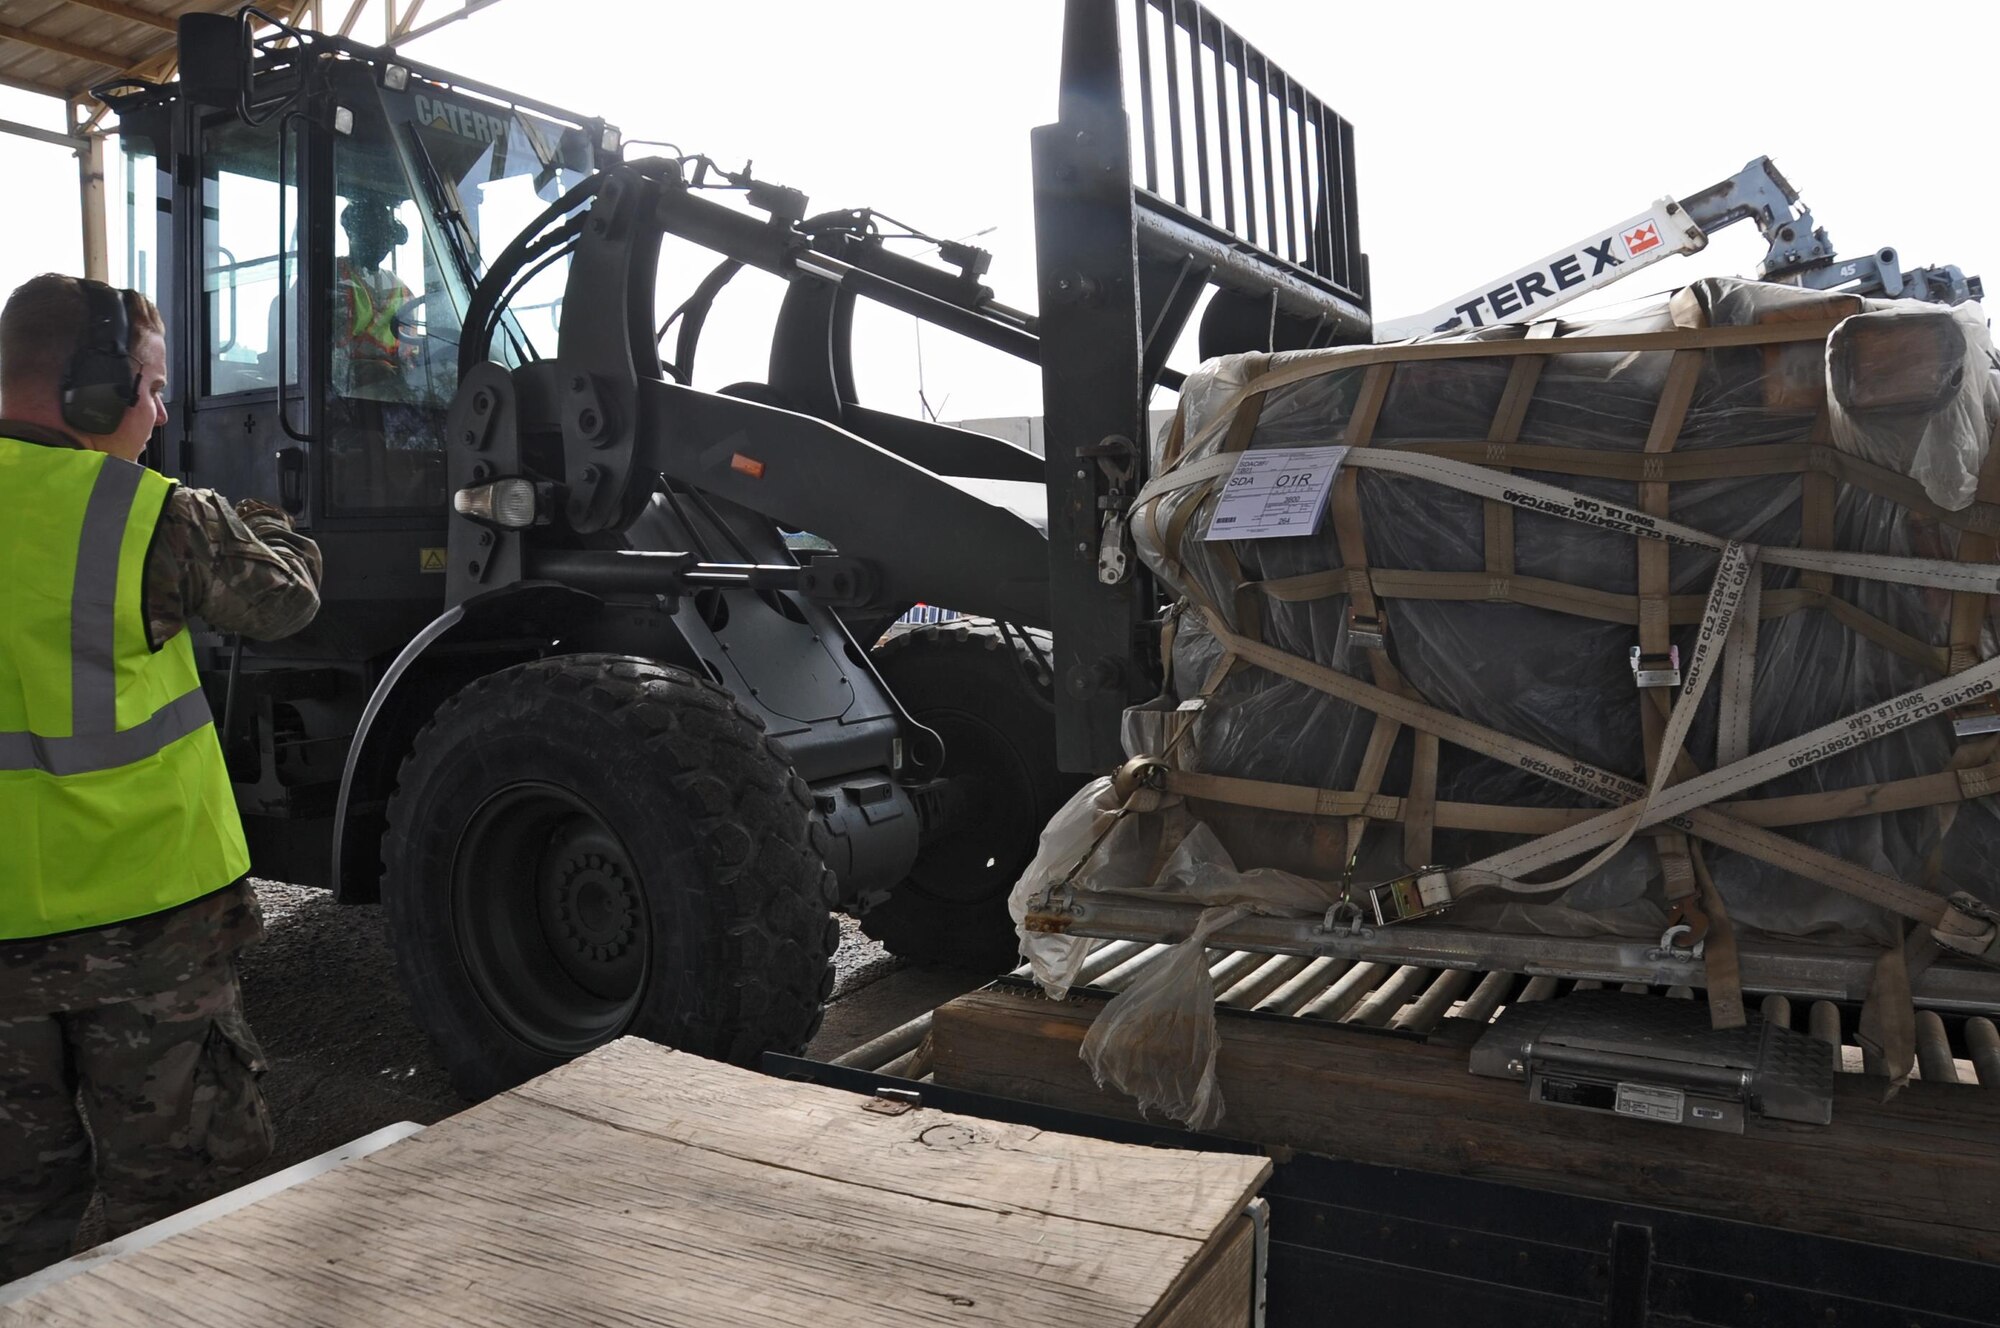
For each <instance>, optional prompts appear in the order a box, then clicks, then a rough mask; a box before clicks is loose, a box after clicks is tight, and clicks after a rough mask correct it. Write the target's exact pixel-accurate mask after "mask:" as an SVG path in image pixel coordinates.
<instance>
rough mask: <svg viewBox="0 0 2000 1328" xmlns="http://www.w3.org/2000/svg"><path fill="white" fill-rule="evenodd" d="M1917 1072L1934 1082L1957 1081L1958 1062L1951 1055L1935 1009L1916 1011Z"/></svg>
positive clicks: (1948, 1082) (1947, 1040)
mask: <svg viewBox="0 0 2000 1328" xmlns="http://www.w3.org/2000/svg"><path fill="white" fill-rule="evenodd" d="M1917 1073H1918V1074H1920V1075H1922V1076H1923V1077H1924V1078H1926V1079H1928V1080H1930V1082H1932V1083H1934V1084H1955V1083H1957V1082H1958V1063H1957V1062H1956V1061H1954V1060H1953V1059H1952V1056H1951V1039H1950V1038H1949V1037H1948V1036H1946V1034H1945V1031H1944V1020H1942V1019H1940V1018H1938V1013H1937V1011H1936V1010H1919V1011H1917Z"/></svg>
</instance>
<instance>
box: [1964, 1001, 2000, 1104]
mask: <svg viewBox="0 0 2000 1328" xmlns="http://www.w3.org/2000/svg"><path fill="white" fill-rule="evenodd" d="M1965 1045H1966V1046H1967V1047H1969V1048H1971V1050H1972V1067H1973V1069H1974V1070H1975V1071H1976V1072H1977V1073H1978V1075H1979V1084H1980V1087H1982V1088H2000V1030H1996V1029H1995V1028H1994V1027H1993V1021H1992V1020H1991V1019H1988V1018H1987V1017H1986V1016H1985V1015H1974V1016H1973V1017H1972V1018H1970V1019H1968V1020H1966V1021H1965Z"/></svg>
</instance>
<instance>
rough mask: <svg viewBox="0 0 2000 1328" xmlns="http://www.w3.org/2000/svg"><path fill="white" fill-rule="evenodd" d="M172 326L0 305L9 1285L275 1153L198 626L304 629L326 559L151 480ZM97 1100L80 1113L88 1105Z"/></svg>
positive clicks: (52, 291) (213, 500) (144, 316)
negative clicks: (90, 1211) (91, 1233)
mask: <svg viewBox="0 0 2000 1328" xmlns="http://www.w3.org/2000/svg"><path fill="white" fill-rule="evenodd" d="M166 365H167V360H166V343H165V328H164V326H163V324H162V323H161V320H160V315H159V311H158V310H157V309H155V308H154V307H153V303H152V301H150V300H148V299H147V298H146V297H145V296H143V295H141V294H139V293H138V292H136V291H118V290H113V289H112V288H111V287H109V286H105V285H103V284H101V283H98V282H86V281H78V280H76V279H75V278H72V277H66V276H59V275H56V274H53V273H51V274H46V275H44V276H40V277H36V278H34V279H33V280H31V281H29V282H27V283H25V284H24V285H22V286H21V287H20V288H19V289H18V290H16V291H15V292H14V293H13V295H12V296H11V297H9V299H8V301H7V304H6V307H5V308H4V309H0V512H4V515H0V568H4V569H6V570H5V575H4V576H0V1281H7V1280H11V1279H13V1278H15V1277H18V1276H21V1275H24V1274H26V1273H28V1272H31V1271H33V1270H34V1269H36V1268H39V1267H41V1266H42V1265H44V1264H47V1263H51V1262H54V1261H55V1260H58V1259H61V1258H63V1257H65V1256H66V1255H67V1254H68V1253H69V1252H70V1245H71V1243H72V1241H73V1240H74V1239H75V1236H76V1230H77V1223H78V1220H79V1218H80V1216H81V1215H82V1213H83V1211H84V1209H85V1206H86V1204H87V1203H88V1201H89V1199H90V1195H91V1190H92V1188H93V1185H94V1186H95V1188H96V1189H97V1190H98V1191H99V1192H100V1193H101V1194H102V1195H103V1197H104V1204H105V1206H104V1217H105V1225H106V1228H107V1231H106V1235H107V1236H116V1235H119V1234H122V1233H123V1232H125V1231H128V1230H131V1229H132V1228H134V1227H138V1226H143V1225H145V1224H146V1223H148V1222H151V1221H155V1220H157V1219H159V1218H161V1217H164V1216H166V1215H168V1214H170V1213H172V1212H174V1211H176V1210H177V1209H179V1208H181V1207H183V1206H185V1205H186V1204H188V1203H190V1202H193V1201H195V1200H196V1199H199V1198H201V1197H202V1195H203V1192H204V1191H206V1190H210V1189H213V1188H218V1187H220V1186H221V1185H226V1184H227V1183H228V1182H229V1181H230V1180H231V1179H232V1173H235V1172H241V1171H242V1170H243V1169H245V1168H248V1167H251V1166H254V1165H255V1164H256V1163H258V1162H260V1161H262V1160H263V1158H264V1157H265V1156H267V1155H268V1153H269V1152H270V1148H271V1126H270V1117H269V1115H268V1113H267V1112H266V1111H265V1108H264V1104H263V1100H262V1098H261V1096H260V1094H259V1092H258V1088H257V1083H256V1076H257V1074H258V1073H259V1072H261V1070H262V1068H263V1066H262V1057H261V1053H260V1052H259V1051H258V1049H257V1044H256V1042H255V1040H254V1039H253V1038H252V1036H251V1034H250V1029H249V1025H248V1024H247V1023H246V1022H245V1020H244V1017H243V1010H242V996H241V991H240V989H239V987H238V985H237V979H236V970H235V964H234V958H233V956H234V955H235V953H236V951H237V950H239V949H241V948H242V947H243V946H244V945H246V944H249V943H250V942H252V941H255V940H257V939H258V938H259V937H261V935H262V934H263V919H262V917H261V916H260V915H259V913H258V910H257V901H256V896H255V895H254V894H253V893H252V892H251V890H250V888H249V884H248V882H247V880H246V879H245V877H244V873H245V872H246V871H247V870H248V868H249V854H248V852H247V850H246V849H245V847H244V842H243V829H242V823H241V822H240V821H239V820H238V818H237V814H236V806H235V800H234V797H233V795H232V791H231V787H230V780H229V773H228V771H227V769H226V768H225V766H224V764H223V755H222V748H221V746H220V744H219V742H218V741H217V738H216V733H215V725H214V721H213V718H212V716H211V715H210V712H209V709H208V705H207V702H206V700H205V698H204V697H203V694H202V690H201V684H200V677H199V675H198V673H197V671H196V666H195V658H194V652H193V649H192V647H191V645H190V644H189V640H188V633H187V630H186V628H187V621H188V619H189V618H192V617H200V618H201V619H203V620H204V621H205V622H206V623H207V624H208V625H209V626H211V627H213V628H216V629H219V630H221V631H227V632H243V633H247V634H248V635H251V636H254V637H259V638H274V637H282V636H288V635H290V634H291V633H293V632H296V631H298V630H299V629H301V628H303V627H304V626H305V625H306V624H307V623H309V622H310V621H311V620H312V618H313V615H314V614H315V613H316V612H318V609H319V596H318V589H317V587H318V583H319V576H320V558H319V550H318V548H317V547H316V546H315V545H314V544H313V542H312V541H311V540H309V539H307V538H305V537H304V536H303V535H299V534H297V533H295V532H294V531H293V530H292V528H291V521H290V519H289V518H287V517H286V516H285V514H284V513H283V512H282V511H280V510H278V509H277V508H274V507H270V506H267V505H265V504H263V503H258V502H248V501H246V502H242V503H238V504H236V505H235V506H234V507H232V506H231V505H230V504H229V503H228V502H227V501H226V500H225V499H223V498H222V497H221V496H219V495H218V494H215V493H213V492H211V491H209V490H202V489H188V488H186V487H184V486H181V485H178V484H176V483H174V482H173V481H171V480H168V479H166V478H165V477H164V476H162V475H160V474H159V473H157V472H155V471H152V470H149V469H147V468H146V467H144V466H143V465H140V464H139V459H140V457H141V455H142V454H143V453H144V452H145V449H146V445H147V442H148V440H149V439H150V438H151V437H152V434H153V431H154V430H155V429H156V428H157V427H158V426H159V425H160V424H162V423H163V422H164V421H165V419H166V405H165V397H166V388H167V372H166ZM79 1100H80V1101H81V1109H80V1111H79V1107H78V1102H79Z"/></svg>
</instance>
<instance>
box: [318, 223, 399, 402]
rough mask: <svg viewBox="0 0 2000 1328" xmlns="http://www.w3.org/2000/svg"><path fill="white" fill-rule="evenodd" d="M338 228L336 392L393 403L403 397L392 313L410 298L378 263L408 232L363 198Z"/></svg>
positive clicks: (335, 313) (335, 263) (335, 323)
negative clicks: (343, 245) (343, 243)
mask: <svg viewBox="0 0 2000 1328" xmlns="http://www.w3.org/2000/svg"><path fill="white" fill-rule="evenodd" d="M340 226H341V229H342V230H344V231H346V232H347V254H346V256H345V257H342V258H337V259H335V260H334V292H335V294H336V295H337V296H338V304H337V305H336V307H335V309H334V324H333V326H334V342H333V382H334V390H335V391H337V392H339V393H340V394H341V395H343V396H350V397H362V398H373V399H377V400H395V399H398V398H400V397H401V396H402V395H403V367H404V366H403V351H402V347H401V344H400V339H399V338H398V336H397V335H396V315H397V313H398V311H400V310H401V309H402V307H403V306H404V305H405V304H406V303H408V302H409V300H410V299H411V295H410V288H409V287H407V286H405V285H404V284H403V283H402V282H401V281H398V280H397V279H396V274H395V273H393V272H390V271H388V270H387V269H385V268H384V267H383V266H382V263H383V261H384V260H385V259H387V258H388V256H389V252H390V250H392V249H394V248H395V247H396V246H397V245H400V244H404V243H406V242H407V241H408V240H409V238H410V231H409V228H408V227H407V226H405V225H403V223H402V222H400V221H398V220H397V219H396V214H395V212H394V210H392V209H391V208H390V207H389V205H388V204H386V203H380V202H376V201H374V200H372V199H365V198H362V199H356V200H354V201H353V202H351V203H349V204H348V205H347V206H346V207H344V208H342V209H341V211H340Z"/></svg>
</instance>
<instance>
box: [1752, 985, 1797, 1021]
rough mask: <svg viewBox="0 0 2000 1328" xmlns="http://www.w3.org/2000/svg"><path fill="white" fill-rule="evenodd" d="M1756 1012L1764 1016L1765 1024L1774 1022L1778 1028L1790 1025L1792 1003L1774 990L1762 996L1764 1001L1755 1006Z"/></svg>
mask: <svg viewBox="0 0 2000 1328" xmlns="http://www.w3.org/2000/svg"><path fill="white" fill-rule="evenodd" d="M1757 1012H1758V1013H1759V1014H1761V1015H1763V1016H1764V1022H1765V1023H1767V1024H1776V1025H1777V1026H1778V1027H1780V1028H1790V1027H1791V1026H1792V1003H1791V1001H1789V1000H1787V999H1786V998H1785V997H1783V996H1780V995H1778V994H1777V993H1776V992H1772V993H1771V994H1770V995H1769V996H1766V997H1765V998H1764V1003H1763V1004H1762V1005H1760V1006H1758V1007H1757Z"/></svg>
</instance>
